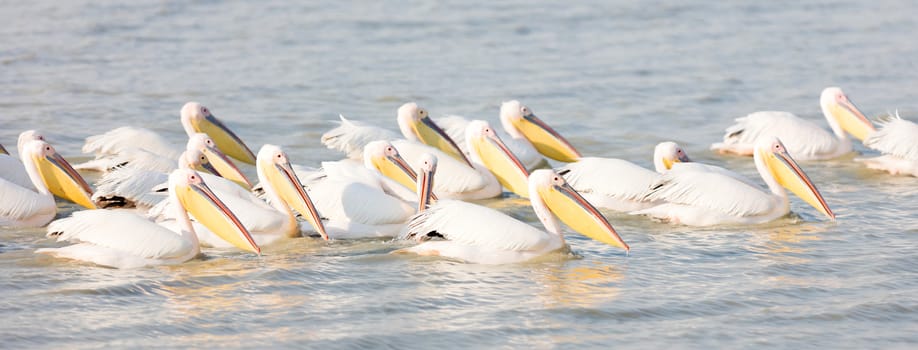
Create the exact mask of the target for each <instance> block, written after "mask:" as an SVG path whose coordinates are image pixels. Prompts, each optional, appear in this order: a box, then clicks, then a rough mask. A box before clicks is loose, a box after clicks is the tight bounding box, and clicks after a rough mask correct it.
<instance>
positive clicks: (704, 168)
mask: <svg viewBox="0 0 918 350" xmlns="http://www.w3.org/2000/svg"><path fill="white" fill-rule="evenodd" d="M673 169H679V170H678V171H697V172H703V173H718V174H721V175H726V176H729V177H732V178H734V179H737V180H739V181H742V182H744V183H746V184H748V185H749V186H752V187H758V185H756V183H755V181H752V180H751V179H749V178H748V177H745V176H743V175H742V174H740V173H737V172H735V171H731V170H727V169H726V168H723V167H719V166H716V165H710V164H704V163H697V162H678V163H673Z"/></svg>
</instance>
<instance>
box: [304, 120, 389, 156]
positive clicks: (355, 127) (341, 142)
mask: <svg viewBox="0 0 918 350" xmlns="http://www.w3.org/2000/svg"><path fill="white" fill-rule="evenodd" d="M340 118H341V122H340V124H339V125H338V127H336V128H334V129H331V130H329V131H328V132H326V133H324V134H322V144H323V145H325V146H326V147H328V148H329V149H333V150H337V151H340V152H344V153H345V154H346V155H347V157H348V158H352V159H361V158H362V157H363V147H364V146H366V144H368V143H370V142H373V141H376V140H387V141H388V140H395V139H398V138H400V137H401V136H400V135H399V134H397V133H395V132H394V131H391V130H387V129H383V128H380V127H377V126H373V125H369V124H366V123H363V122H360V121H352V120H348V119H347V118H345V117H344V116H343V115H340Z"/></svg>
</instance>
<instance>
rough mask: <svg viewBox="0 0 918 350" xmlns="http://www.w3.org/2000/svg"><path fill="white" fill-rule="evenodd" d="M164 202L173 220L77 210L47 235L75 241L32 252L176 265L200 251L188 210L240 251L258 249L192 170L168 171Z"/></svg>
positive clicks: (114, 263)
mask: <svg viewBox="0 0 918 350" xmlns="http://www.w3.org/2000/svg"><path fill="white" fill-rule="evenodd" d="M169 200H171V201H173V202H174V203H175V206H174V208H175V209H176V218H177V220H176V221H173V222H164V223H154V222H152V221H150V220H149V219H147V218H145V217H143V216H140V215H139V214H137V213H136V212H134V211H127V210H101V209H100V210H87V211H80V212H76V213H74V214H73V216H71V217H68V218H64V219H60V220H57V221H54V222H52V223H51V225H49V226H48V236H49V237H56V238H57V240H58V241H68V242H73V243H74V244H73V245H70V246H66V247H61V248H45V249H39V250H37V251H36V252H38V253H44V254H49V255H52V256H56V257H59V258H67V259H73V260H81V261H87V262H91V263H94V264H97V265H101V266H108V267H115V268H136V267H142V266H150V265H174V264H181V263H183V262H186V261H188V260H191V259H193V258H194V257H196V256H197V255H198V254H200V252H201V250H200V244H199V242H198V238H197V236H196V235H195V231H194V227H192V225H191V220H190V218H189V216H188V214H189V213H190V214H191V216H193V217H194V218H195V219H196V220H197V221H198V222H200V223H202V224H203V225H204V226H205V227H207V228H209V229H210V230H212V231H213V232H216V233H217V234H218V235H220V237H222V238H223V239H225V240H226V241H228V242H230V243H232V244H233V245H235V246H237V247H239V248H240V249H243V250H246V251H251V252H255V253H259V252H260V251H261V250H260V248H259V247H258V245H257V244H256V243H255V241H254V240H253V239H252V236H251V235H250V234H249V232H248V231H247V230H246V228H245V227H244V226H243V225H242V223H241V222H240V221H239V219H238V218H236V216H235V215H234V214H233V212H232V211H230V210H229V209H228V208H227V206H226V205H225V204H224V203H223V202H222V201H221V200H220V199H219V198H217V196H216V195H215V194H214V193H213V191H211V190H210V188H209V187H208V186H207V185H206V184H205V183H204V181H203V180H202V179H201V177H200V176H199V175H198V174H197V172H195V171H194V170H190V169H177V170H175V171H174V172H172V173H171V174H170V175H169Z"/></svg>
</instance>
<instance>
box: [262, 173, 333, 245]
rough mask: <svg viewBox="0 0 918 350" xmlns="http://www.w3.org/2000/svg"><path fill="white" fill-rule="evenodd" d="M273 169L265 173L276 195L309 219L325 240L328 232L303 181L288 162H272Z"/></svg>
mask: <svg viewBox="0 0 918 350" xmlns="http://www.w3.org/2000/svg"><path fill="white" fill-rule="evenodd" d="M274 170H276V171H266V172H265V175H267V180H268V181H269V182H271V185H272V187H273V188H274V189H275V190H276V191H277V195H278V196H280V197H281V199H282V200H283V201H284V202H286V203H287V204H288V205H290V206H291V207H293V209H294V210H296V211H297V212H299V213H300V214H301V215H303V217H305V218H306V221H309V224H310V225H312V228H313V229H315V230H316V232H318V233H319V235H321V236H322V239H324V240H326V241H327V240H328V232H326V231H325V225H324V224H322V219H321V217H319V210H318V209H316V206H315V204H313V202H312V198H309V195H308V194H306V190H305V189H304V188H303V183H301V182H300V179H299V178H298V177H297V176H296V173H295V172H294V171H293V168H292V167H291V166H290V163H289V162H285V163H283V164H274Z"/></svg>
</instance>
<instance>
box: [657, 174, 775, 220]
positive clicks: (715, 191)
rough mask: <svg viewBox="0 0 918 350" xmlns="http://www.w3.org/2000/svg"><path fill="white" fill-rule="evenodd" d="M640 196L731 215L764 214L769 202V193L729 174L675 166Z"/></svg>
mask: <svg viewBox="0 0 918 350" xmlns="http://www.w3.org/2000/svg"><path fill="white" fill-rule="evenodd" d="M644 198H645V199H648V200H662V201H666V202H670V203H676V204H683V205H689V206H694V207H702V208H707V209H710V210H716V211H719V212H722V213H726V214H730V215H734V216H756V215H760V214H766V213H768V212H769V211H770V210H771V209H772V204H773V199H772V198H771V195H770V194H768V193H765V192H763V191H762V190H760V189H759V188H757V187H754V186H751V185H749V184H747V183H744V182H742V181H739V180H737V179H735V178H733V177H731V176H728V175H724V174H720V173H716V172H699V171H690V170H689V171H686V170H680V169H678V168H673V169H672V170H670V171H668V172H666V174H663V175H662V176H661V177H660V179H659V180H658V181H657V182H656V183H654V184H653V185H652V186H651V188H650V190H649V191H648V192H647V194H646V195H645V196H644Z"/></svg>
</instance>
